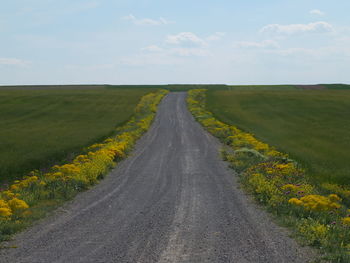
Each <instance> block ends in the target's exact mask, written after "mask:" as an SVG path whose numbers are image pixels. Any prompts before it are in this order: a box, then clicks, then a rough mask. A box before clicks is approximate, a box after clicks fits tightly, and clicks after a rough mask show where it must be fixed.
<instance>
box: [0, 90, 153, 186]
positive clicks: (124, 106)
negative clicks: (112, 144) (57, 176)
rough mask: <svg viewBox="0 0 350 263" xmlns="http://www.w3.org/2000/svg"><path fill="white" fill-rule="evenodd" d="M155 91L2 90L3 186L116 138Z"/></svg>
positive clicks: (0, 162)
mask: <svg viewBox="0 0 350 263" xmlns="http://www.w3.org/2000/svg"><path fill="white" fill-rule="evenodd" d="M151 91H154V89H152V88H147V89H146V88H135V89H125V88H113V87H111V86H108V87H107V86H53V87H52V86H51V87H50V86H38V87H34V86H27V87H1V88H0V120H1V126H0V185H1V184H3V183H6V182H11V181H13V180H14V179H17V178H21V177H22V176H23V175H26V173H28V172H29V171H31V170H33V169H43V168H46V167H49V166H50V165H52V164H55V163H57V162H58V163H60V162H63V161H66V160H67V159H69V158H71V157H72V156H73V155H74V154H75V153H78V152H80V151H81V149H82V148H83V147H85V146H88V145H89V144H92V143H94V142H97V141H100V140H102V139H104V138H105V137H107V136H108V135H110V134H111V133H112V132H113V130H114V128H115V127H116V126H118V125H121V124H123V123H125V122H126V121H127V120H128V119H129V118H130V117H131V116H132V114H133V110H134V108H135V106H136V105H137V103H138V102H139V100H140V98H141V97H142V96H143V95H145V94H146V93H149V92H151Z"/></svg>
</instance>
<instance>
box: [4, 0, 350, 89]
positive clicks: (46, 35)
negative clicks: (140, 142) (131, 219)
mask: <svg viewBox="0 0 350 263" xmlns="http://www.w3.org/2000/svg"><path fill="white" fill-rule="evenodd" d="M349 11H350V1H349V0H317V1H316V0H286V1H283V0H279V1H277V0H264V1H262V0H215V1H214V0H210V1H209V0H198V1H197V0H186V1H185V0H172V1H171V0H138V1H136V0H5V1H2V3H1V7H0V36H1V37H0V84H68V83H72V84H79V83H109V84H162V83H227V84H278V83H300V84H304V83H334V82H337V83H338V82H343V83H350V15H349Z"/></svg>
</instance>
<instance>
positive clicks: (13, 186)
mask: <svg viewBox="0 0 350 263" xmlns="http://www.w3.org/2000/svg"><path fill="white" fill-rule="evenodd" d="M10 189H11V190H12V191H18V189H19V187H18V185H16V184H13V185H11V187H10Z"/></svg>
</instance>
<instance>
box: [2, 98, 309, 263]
mask: <svg viewBox="0 0 350 263" xmlns="http://www.w3.org/2000/svg"><path fill="white" fill-rule="evenodd" d="M185 97H186V93H170V94H169V95H168V96H166V97H165V99H164V100H163V101H162V103H161V105H160V106H159V111H158V114H157V117H156V119H155V122H154V124H153V125H152V127H151V129H150V130H149V132H148V133H147V134H146V135H145V136H144V137H143V138H142V139H141V140H140V141H139V143H138V144H137V147H136V150H135V151H134V152H133V154H132V155H131V156H130V157H129V158H128V159H127V160H125V161H124V162H122V163H121V164H120V165H119V166H118V167H117V168H115V169H114V170H113V171H112V172H111V173H110V175H109V176H108V177H107V178H106V179H104V180H103V181H102V182H101V183H100V184H99V185H97V186H96V187H94V188H93V189H91V190H89V191H87V192H85V193H82V194H80V195H79V196H77V198H75V199H74V200H73V201H72V202H71V203H69V204H67V205H66V206H64V207H63V208H62V209H59V211H57V212H56V213H55V214H54V215H53V216H50V217H49V218H47V219H45V220H43V221H41V222H40V223H38V224H36V225H35V226H34V227H32V228H31V229H30V230H28V231H26V232H24V233H22V234H20V235H17V236H16V238H15V240H14V241H13V243H14V244H15V245H16V246H17V248H16V249H10V250H6V251H5V250H1V252H0V254H1V255H0V261H1V262H31V263H32V262H35V263H39V262H50V263H59V262H62V263H68V262H74V263H77V262H83V263H87V262H118V263H119V262H132V263H134V262H144V263H147V262H189V263H195V262H200V263H204V262H269V263H272V262H279V263H280V262H288V263H290V262H298V263H299V262H306V261H307V259H308V251H306V250H305V249H302V248H300V247H299V246H298V245H297V244H296V243H295V242H294V241H293V240H292V239H290V238H289V237H288V236H287V234H286V232H285V231H284V230H283V229H281V228H280V227H278V226H276V225H275V224H273V223H271V220H270V219H269V217H268V216H267V215H266V213H265V212H263V211H262V210H260V209H258V208H256V206H255V205H254V204H253V203H252V202H251V201H249V198H247V197H246V196H245V195H244V194H243V193H242V191H241V190H239V189H238V184H237V182H236V179H235V176H233V175H232V171H231V170H229V169H228V168H227V167H226V164H225V163H224V162H222V161H221V160H220V157H219V154H218V149H219V147H220V145H219V144H218V142H217V141H216V139H214V138H213V137H212V136H211V135H209V134H208V133H207V132H205V131H204V130H203V128H202V127H201V126H200V125H199V124H198V123H197V122H195V120H194V119H193V117H192V116H191V114H190V113H189V112H188V110H187V108H186V102H185Z"/></svg>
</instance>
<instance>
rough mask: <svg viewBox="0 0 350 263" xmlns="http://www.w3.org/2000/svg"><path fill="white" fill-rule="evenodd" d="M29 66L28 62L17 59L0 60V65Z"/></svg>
mask: <svg viewBox="0 0 350 263" xmlns="http://www.w3.org/2000/svg"><path fill="white" fill-rule="evenodd" d="M28 64H29V62H28V61H25V60H22V59H18V58H0V65H7V66H20V67H23V66H27V65H28Z"/></svg>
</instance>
